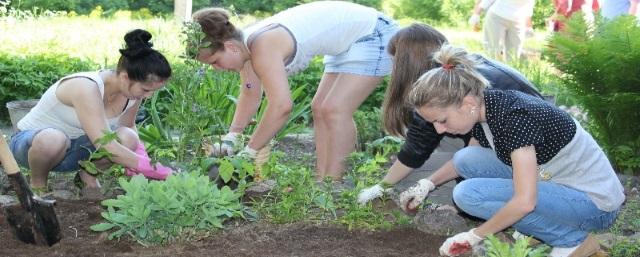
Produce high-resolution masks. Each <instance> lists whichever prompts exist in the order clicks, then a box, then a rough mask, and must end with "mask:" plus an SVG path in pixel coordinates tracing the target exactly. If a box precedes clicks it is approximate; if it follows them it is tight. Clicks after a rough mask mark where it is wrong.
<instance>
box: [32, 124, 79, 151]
mask: <svg viewBox="0 0 640 257" xmlns="http://www.w3.org/2000/svg"><path fill="white" fill-rule="evenodd" d="M70 144H71V141H70V140H69V138H67V136H66V135H65V134H64V133H63V132H62V131H60V130H57V129H53V128H47V129H43V130H41V131H40V132H38V134H36V135H35V136H34V137H33V141H32V142H31V149H29V152H32V153H35V154H37V155H38V156H40V157H56V156H59V155H61V154H64V153H65V151H66V150H67V148H69V146H70Z"/></svg>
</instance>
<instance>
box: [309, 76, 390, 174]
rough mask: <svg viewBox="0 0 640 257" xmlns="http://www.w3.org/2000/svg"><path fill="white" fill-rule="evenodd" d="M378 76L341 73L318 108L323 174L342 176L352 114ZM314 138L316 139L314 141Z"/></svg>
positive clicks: (351, 143) (351, 141)
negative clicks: (322, 136) (324, 149)
mask: <svg viewBox="0 0 640 257" xmlns="http://www.w3.org/2000/svg"><path fill="white" fill-rule="evenodd" d="M380 81H382V77H372V76H361V75H355V74H347V73H341V74H339V75H338V78H337V79H336V81H335V82H334V85H333V87H332V88H331V91H330V92H329V94H328V95H327V96H326V97H325V100H324V101H323V102H322V105H321V107H320V110H321V113H322V118H323V121H324V124H326V131H324V132H323V133H325V134H326V135H327V137H328V140H327V142H328V149H327V160H326V163H327V170H326V173H325V176H331V177H333V179H334V180H340V179H342V173H343V172H344V166H345V165H344V161H345V158H346V157H347V156H348V155H349V154H350V153H352V152H353V151H354V150H355V146H356V126H355V123H354V121H353V113H354V112H355V111H356V110H357V109H358V107H359V106H360V104H362V102H364V100H365V99H366V98H367V97H368V96H369V95H370V94H371V92H373V90H375V88H376V86H377V85H378V84H379V83H380ZM316 141H317V140H316Z"/></svg>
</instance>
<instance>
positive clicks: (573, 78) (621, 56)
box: [545, 15, 640, 170]
mask: <svg viewBox="0 0 640 257" xmlns="http://www.w3.org/2000/svg"><path fill="white" fill-rule="evenodd" d="M545 56H546V57H548V59H549V60H550V61H551V62H552V63H553V65H554V66H555V67H556V68H557V69H559V70H560V71H561V72H562V73H563V74H562V76H561V80H562V84H563V86H564V87H565V88H566V89H567V91H568V92H569V93H570V94H572V95H573V97H574V98H575V99H576V101H577V102H578V104H579V105H580V107H581V108H582V109H583V110H585V111H586V112H587V113H588V115H589V120H590V121H591V124H590V126H589V128H588V129H589V130H590V132H591V134H592V135H593V136H594V137H595V138H596V139H597V140H598V142H599V143H600V145H601V146H602V147H603V148H604V149H605V151H607V153H608V154H609V155H611V153H612V150H613V149H616V147H619V146H623V145H626V146H629V147H630V149H627V150H628V151H630V152H632V153H636V154H631V155H630V156H634V155H636V156H637V154H638V153H640V149H639V148H640V144H638V143H637V142H640V138H639V137H638V133H637V128H638V127H639V126H640V112H638V104H639V103H640V87H638V81H640V66H638V63H640V27H638V26H637V25H636V20H635V17H632V16H621V17H618V18H616V19H614V20H611V21H609V20H603V19H598V20H597V21H596V23H595V25H594V27H593V28H590V27H589V26H588V25H587V24H586V23H585V21H584V19H583V18H582V17H581V16H580V15H573V16H572V18H571V19H569V21H568V22H567V27H566V28H565V30H563V31H561V32H559V33H555V34H554V35H553V36H552V37H551V38H550V41H549V47H548V49H546V50H545ZM610 159H611V160H612V161H614V164H615V165H616V167H617V168H618V169H620V170H624V169H628V168H633V167H628V164H629V163H631V164H633V163H635V162H627V161H626V160H620V158H610Z"/></svg>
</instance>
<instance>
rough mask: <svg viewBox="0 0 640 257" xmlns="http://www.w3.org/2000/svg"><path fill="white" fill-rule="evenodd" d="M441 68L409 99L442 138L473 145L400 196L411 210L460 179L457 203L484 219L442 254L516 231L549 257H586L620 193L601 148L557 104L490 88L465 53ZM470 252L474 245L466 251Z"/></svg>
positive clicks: (443, 58)
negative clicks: (467, 138)
mask: <svg viewBox="0 0 640 257" xmlns="http://www.w3.org/2000/svg"><path fill="white" fill-rule="evenodd" d="M434 60H435V61H436V62H439V63H441V64H442V67H440V68H436V69H432V70H430V71H428V72H427V73H425V74H424V75H422V76H421V77H420V79H419V80H418V81H417V82H416V84H415V85H414V88H413V89H412V91H411V92H410V94H409V99H408V102H409V104H410V105H412V106H413V107H414V108H415V110H416V112H417V113H418V114H419V115H420V116H422V117H423V118H424V119H425V120H427V121H429V122H432V123H433V124H434V126H435V128H436V130H437V132H438V133H440V134H442V133H450V134H466V133H469V132H470V133H471V134H472V135H473V138H472V139H471V142H470V143H469V146H468V147H466V148H464V149H462V150H460V151H458V152H457V153H456V154H455V155H454V157H453V159H452V160H451V161H449V162H448V163H447V164H445V165H444V166H443V167H442V168H440V169H439V170H438V171H436V172H435V173H434V174H433V175H431V176H430V177H429V178H426V179H421V180H419V181H418V182H417V185H415V186H413V187H411V188H409V189H408V190H407V191H405V192H403V193H402V194H401V195H400V201H401V206H402V207H403V208H415V207H416V206H417V205H418V204H420V203H421V202H422V201H423V200H424V199H425V198H426V196H427V195H428V193H429V191H431V190H433V189H434V188H435V187H436V186H437V185H441V184H444V183H446V182H447V181H450V180H452V179H455V178H457V177H460V176H461V177H463V178H465V180H464V181H463V182H461V183H459V184H458V185H457V186H456V187H455V189H454V191H453V199H454V201H455V202H456V204H457V205H458V207H460V208H461V209H462V210H463V211H464V212H466V213H468V214H470V215H473V216H476V217H480V218H482V219H485V220H486V222H485V223H483V224H481V225H480V226H479V227H477V228H474V229H472V230H470V231H468V232H464V233H460V234H457V235H455V236H453V237H451V238H449V239H447V240H446V241H445V242H444V244H443V245H442V246H441V248H440V254H442V255H446V256H457V255H458V254H460V253H459V250H460V249H461V247H462V249H464V248H465V247H464V246H467V249H468V248H470V247H473V246H475V245H477V244H478V243H480V242H481V241H482V240H483V239H484V238H485V236H486V235H489V234H494V233H497V232H499V231H501V230H503V229H506V228H508V227H514V228H515V229H516V230H517V231H519V232H520V233H522V234H525V235H530V236H533V237H535V238H537V239H539V240H541V241H543V242H544V243H546V244H548V245H550V246H552V247H553V249H552V251H551V253H550V256H590V255H591V254H593V253H595V252H596V251H597V250H598V248H599V244H598V242H597V241H595V239H593V238H592V237H591V236H589V231H593V230H600V229H605V228H607V227H609V226H611V225H612V224H613V222H614V220H615V218H616V217H617V215H618V211H619V208H620V206H621V204H622V202H623V201H624V194H623V188H622V185H621V184H620V181H619V180H618V179H617V176H616V175H615V172H614V171H613V168H612V167H611V164H610V163H609V160H608V159H607V157H606V156H605V154H604V152H603V151H602V149H601V148H600V147H599V146H598V144H597V143H596V142H595V141H594V139H593V138H592V137H591V135H589V134H588V133H587V132H586V131H585V130H584V129H583V128H582V127H581V126H580V124H579V123H577V122H576V121H575V120H573V119H572V118H571V117H570V116H569V115H568V114H567V113H565V112H563V111H562V110H560V109H558V108H556V107H555V106H553V105H551V104H549V103H548V102H545V101H544V100H541V99H539V98H535V97H532V96H529V95H526V94H523V93H521V92H517V91H501V90H490V89H486V87H487V85H488V82H487V80H486V79H485V78H484V77H483V76H482V75H480V74H479V73H478V72H477V71H476V70H475V68H474V62H473V61H472V59H470V58H469V55H468V54H467V53H466V51H464V50H463V49H461V48H456V47H452V46H449V45H445V46H443V47H442V48H441V50H440V51H439V52H438V53H436V54H435V55H434ZM469 246H470V247H469Z"/></svg>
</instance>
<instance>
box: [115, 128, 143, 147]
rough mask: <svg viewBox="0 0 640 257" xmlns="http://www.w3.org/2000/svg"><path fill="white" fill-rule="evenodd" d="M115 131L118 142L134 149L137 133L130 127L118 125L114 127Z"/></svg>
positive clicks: (136, 142)
mask: <svg viewBox="0 0 640 257" xmlns="http://www.w3.org/2000/svg"><path fill="white" fill-rule="evenodd" d="M116 133H117V134H118V139H120V143H121V144H122V145H124V146H125V147H127V148H129V149H131V150H133V149H136V146H137V145H138V140H139V139H138V134H137V133H136V132H135V131H134V130H133V129H130V128H127V127H120V128H118V129H116Z"/></svg>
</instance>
